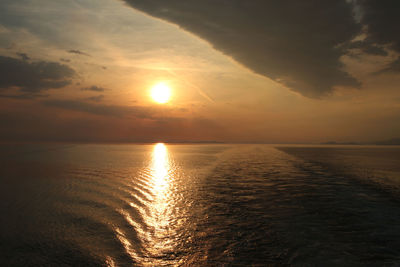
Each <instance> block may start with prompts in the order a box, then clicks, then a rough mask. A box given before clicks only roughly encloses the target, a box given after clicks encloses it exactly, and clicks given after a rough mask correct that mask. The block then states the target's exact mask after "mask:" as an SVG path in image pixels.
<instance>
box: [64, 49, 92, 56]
mask: <svg viewBox="0 0 400 267" xmlns="http://www.w3.org/2000/svg"><path fill="white" fill-rule="evenodd" d="M67 52H68V53H70V54H77V55H83V56H88V57H90V55H89V54H88V53H85V52H82V51H80V50H76V49H71V50H68V51H67Z"/></svg>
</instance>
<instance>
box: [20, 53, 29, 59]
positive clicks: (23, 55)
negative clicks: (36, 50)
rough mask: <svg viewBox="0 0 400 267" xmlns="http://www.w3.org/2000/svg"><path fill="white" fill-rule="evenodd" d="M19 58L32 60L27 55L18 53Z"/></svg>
mask: <svg viewBox="0 0 400 267" xmlns="http://www.w3.org/2000/svg"><path fill="white" fill-rule="evenodd" d="M17 56H19V57H21V59H22V60H30V59H31V58H30V57H29V56H28V55H27V54H25V53H17Z"/></svg>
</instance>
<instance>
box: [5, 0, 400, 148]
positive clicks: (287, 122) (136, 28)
mask: <svg viewBox="0 0 400 267" xmlns="http://www.w3.org/2000/svg"><path fill="white" fill-rule="evenodd" d="M399 10H400V2H398V1H397V0H387V1H378V0H353V1H349V0H335V1H320V0H307V1H296V0H279V1H278V0H269V1H265V0H252V1H248V0H202V1H198V0H197V1H196V0H168V1H166V0H124V1H123V0H69V1H64V0H18V1H16V0H2V1H1V2H0V142H6V143H7V142H94V143H103V142H111V143H126V142H183V141H185V142H190V141H222V142H262V143H319V142H327V141H338V142H351V141H357V142H370V141H379V140H386V139H392V138H398V137H400V90H399V84H400V57H399V56H400V35H399V34H398V32H399V26H400V17H399V16H398V11H399ZM160 82H162V83H164V84H167V85H168V87H169V88H170V89H171V92H172V97H171V99H170V101H169V102H167V103H165V104H159V103H156V102H155V101H153V99H152V98H151V96H150V92H151V88H152V87H153V86H154V85H156V84H157V83H160Z"/></svg>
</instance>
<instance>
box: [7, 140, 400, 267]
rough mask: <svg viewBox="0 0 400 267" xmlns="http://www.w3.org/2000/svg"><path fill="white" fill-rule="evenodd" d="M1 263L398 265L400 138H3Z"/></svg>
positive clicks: (399, 236) (90, 264) (94, 264)
mask: <svg viewBox="0 0 400 267" xmlns="http://www.w3.org/2000/svg"><path fill="white" fill-rule="evenodd" d="M0 179H1V188H0V194H1V195H0V197H1V199H0V200H1V201H0V212H1V214H2V216H1V217H0V261H1V262H0V264H1V265H2V266H38V265H45V266H48V265H63V266H68V265H69V266H77V265H80V266H129V265H136V266H171V265H192V266H220V265H228V266H229V265H243V266H248V265H254V266H265V265H272V266H274V265H276V266H281V265H295V266H296V265H297V266H304V265H307V266H327V265H328V266H335V265H336V266H337V265H344V266H365V265H370V266H377V265H388V266H396V265H399V264H400V223H399V222H400V202H399V197H398V196H399V195H398V190H397V188H398V185H399V179H400V148H399V147H350V146H348V147H339V146H330V147H329V146H327V147H312V146H308V147H306V146H290V147H288V146H276V147H274V146H271V145H225V144H224V145H164V144H154V145H40V146H39V145H19V146H12V145H2V146H1V165H0Z"/></svg>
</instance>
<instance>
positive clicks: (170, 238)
mask: <svg viewBox="0 0 400 267" xmlns="http://www.w3.org/2000/svg"><path fill="white" fill-rule="evenodd" d="M175 172H176V170H175V167H174V164H173V162H172V159H171V157H170V155H169V152H168V148H167V146H166V145H164V144H163V143H158V144H155V145H154V147H153V149H152V152H151V158H150V162H149V165H148V166H147V167H144V168H143V169H142V170H141V172H140V174H139V176H141V177H142V178H143V179H144V180H143V181H142V182H139V184H140V186H141V187H143V189H144V188H145V190H141V189H139V188H138V187H135V190H137V192H139V195H138V194H135V193H133V194H134V197H135V198H136V199H138V200H140V203H142V204H143V205H144V206H146V207H144V206H141V205H138V204H135V203H134V202H130V203H129V205H130V206H131V207H132V208H134V209H135V210H137V211H139V213H140V215H141V217H142V218H143V221H142V223H139V222H138V221H136V220H135V219H134V218H133V217H132V216H131V215H130V214H129V212H127V211H126V210H123V209H120V210H119V213H120V214H121V215H122V216H123V217H124V218H125V220H126V221H127V222H128V223H129V225H130V226H131V227H132V228H133V229H134V231H135V232H136V233H137V236H138V238H139V239H140V241H141V243H142V247H141V248H139V250H137V249H138V248H137V247H136V249H135V244H134V243H132V242H131V241H129V239H128V238H127V236H126V234H125V233H124V232H123V231H122V230H121V229H120V228H118V227H116V228H115V229H114V231H115V233H116V236H117V238H118V239H119V240H120V242H121V243H122V245H123V246H124V249H125V251H126V253H127V254H128V255H129V257H130V258H131V259H132V260H133V262H135V263H140V264H141V265H145V266H161V265H165V264H166V262H169V263H168V264H170V263H171V261H169V260H168V255H171V254H173V253H174V251H175V246H176V240H175V239H174V237H175V236H176V229H175V227H176V226H177V225H176V223H177V218H176V214H175V213H174V205H176V204H177V203H175V202H176V199H175V198H176V196H175V195H174V194H173V190H172V189H171V188H173V187H174V186H176V185H174V183H175V182H176V181H175V179H174V175H175ZM133 183H136V184H137V185H139V184H138V180H136V181H133ZM172 260H173V259H172ZM107 261H108V266H112V264H110V260H109V259H108V260H107Z"/></svg>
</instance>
